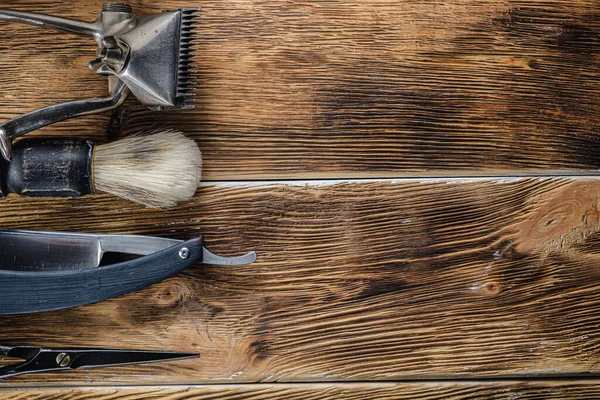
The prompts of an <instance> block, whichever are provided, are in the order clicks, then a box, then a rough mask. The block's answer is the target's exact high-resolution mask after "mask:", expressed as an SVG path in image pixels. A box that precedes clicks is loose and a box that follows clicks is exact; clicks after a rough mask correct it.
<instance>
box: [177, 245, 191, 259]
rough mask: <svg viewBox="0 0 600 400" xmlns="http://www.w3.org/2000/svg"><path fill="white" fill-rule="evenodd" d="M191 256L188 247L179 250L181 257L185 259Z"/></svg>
mask: <svg viewBox="0 0 600 400" xmlns="http://www.w3.org/2000/svg"><path fill="white" fill-rule="evenodd" d="M189 256H190V250H189V249H188V248H187V247H182V248H181V250H179V257H181V258H183V259H184V260H185V259H187V258H188V257H189Z"/></svg>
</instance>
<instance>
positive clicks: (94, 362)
mask: <svg viewBox="0 0 600 400" xmlns="http://www.w3.org/2000/svg"><path fill="white" fill-rule="evenodd" d="M67 353H69V352H67ZM197 357H200V354H198V353H178V352H169V351H143V350H86V351H79V354H77V355H74V360H73V362H72V363H71V365H70V367H71V368H73V369H77V368H100V367H109V366H118V365H131V364H141V363H152V362H161V361H174V360H185V359H188V358H197Z"/></svg>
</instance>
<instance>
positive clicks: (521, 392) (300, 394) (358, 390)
mask: <svg viewBox="0 0 600 400" xmlns="http://www.w3.org/2000/svg"><path fill="white" fill-rule="evenodd" d="M599 384H600V382H599V381H597V380H592V381H587V382H586V381H584V382H581V381H563V382H553V381H542V382H539V381H537V382H527V381H516V382H493V381H492V382H477V381H475V382H445V383H438V382H419V383H383V384H382V383H351V384H339V383H338V384H253V385H209V386H191V387H189V386H184V387H182V386H138V387H135V386H133V387H131V386H128V387H116V388H106V387H83V388H82V387H78V388H46V389H36V388H19V389H4V390H0V399H10V400H20V399H32V398H34V399H36V400H46V399H56V398H60V399H65V400H71V399H77V400H80V399H115V398H119V399H132V400H133V399H135V400H139V399H148V400H153V399H168V400H175V399H177V400H180V399H197V400H209V399H210V400H213V399H216V398H218V399H224V400H245V399H249V398H251V399H253V400H254V399H255V400H263V399H264V400H290V399H293V400H317V399H318V400H375V399H377V400H381V399H385V400H405V399H415V398H419V399H439V398H443V399H448V400H466V399H490V400H504V399H523V400H546V399H550V398H551V399H573V398H586V399H592V398H598V397H599V396H600V389H598V385H599Z"/></svg>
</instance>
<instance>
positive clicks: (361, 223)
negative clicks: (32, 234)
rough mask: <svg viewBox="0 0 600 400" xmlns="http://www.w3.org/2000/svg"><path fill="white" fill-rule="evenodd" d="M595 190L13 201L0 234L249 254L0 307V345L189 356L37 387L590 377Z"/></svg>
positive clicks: (506, 188) (305, 190) (418, 187)
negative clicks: (125, 237) (81, 303)
mask: <svg viewBox="0 0 600 400" xmlns="http://www.w3.org/2000/svg"><path fill="white" fill-rule="evenodd" d="M599 194H600V181H598V180H594V179H590V180H583V179H575V180H569V179H515V180H500V181H499V180H480V181H473V182H466V181H465V180H461V179H456V180H442V181H439V182H438V181H431V180H429V181H428V180H425V181H418V180H417V181H399V182H385V181H372V182H362V183H337V184H336V183H335V182H327V183H322V184H321V185H315V184H313V185H303V184H298V185H297V186H294V185H265V186H262V185H260V184H258V185H255V186H253V185H248V184H240V183H233V184H221V185H220V186H218V187H212V186H211V187H205V188H203V189H202V190H200V191H199V193H198V195H197V197H196V198H195V199H194V200H193V201H191V202H190V203H188V204H185V205H182V206H181V207H179V208H175V209H170V210H167V211H163V212H156V211H154V210H150V209H144V208H142V207H139V206H133V205H131V204H129V203H127V202H126V201H125V200H122V201H117V200H115V199H113V198H111V197H109V196H95V197H88V198H87V199H79V200H64V201H54V200H53V201H47V200H33V201H30V200H26V199H9V200H7V201H5V202H4V203H3V213H2V215H1V216H0V224H1V226H4V227H20V228H26V229H31V228H36V229H57V228H58V227H60V228H61V229H63V230H69V231H85V230H87V227H88V226H91V225H93V226H94V228H95V230H97V231H102V232H109V233H111V232H112V233H117V232H129V233H143V234H156V235H162V236H172V237H179V238H187V237H191V236H193V235H195V234H196V233H204V234H206V244H207V246H208V247H209V248H210V249H212V250H213V251H215V252H218V253H222V254H229V255H233V254H236V253H242V252H245V251H248V250H252V249H255V250H256V251H257V252H258V254H259V257H258V261H257V262H256V263H255V264H252V265H249V266H244V267H235V268H224V267H218V266H207V265H205V266H198V267H196V268H194V269H191V270H188V271H186V272H184V273H182V274H180V275H178V276H177V277H175V278H172V279H169V280H167V281H165V282H163V283H161V284H158V285H155V286H153V287H151V288H148V289H146V290H142V291H139V292H136V293H133V294H130V295H127V296H123V297H120V298H117V299H113V300H110V301H106V302H102V303H99V304H96V305H90V306H85V307H79V308H75V309H70V310H64V311H58V312H49V313H41V314H36V315H28V316H14V317H9V316H4V317H2V318H0V332H1V334H2V341H4V342H8V343H9V344H11V343H14V344H16V343H23V342H25V343H40V342H43V343H45V344H46V345H47V346H62V347H73V346H84V347H88V346H96V347H98V346H99V347H105V346H114V345H116V344H118V345H119V346H120V347H125V348H146V347H150V348H154V349H176V350H180V351H198V352H200V353H201V358H199V359H196V360H187V361H182V362H177V363H163V364H155V365H152V366H148V365H146V366H143V367H140V366H135V367H130V368H120V369H116V370H115V369H103V370H97V371H85V372H80V373H73V374H62V375H61V374H51V375H45V376H44V375H40V376H37V377H35V376H30V377H26V378H17V379H15V380H14V381H18V382H27V383H31V384H33V383H35V384H36V385H48V384H51V385H57V384H59V383H60V382H65V381H68V382H78V383H82V384H84V383H85V384H90V383H92V382H97V381H100V382H110V383H112V384H117V383H119V384H135V383H140V382H143V383H144V384H149V383H154V384H168V383H186V384H193V383H200V382H210V383H219V382H220V383H228V382H256V381H262V382H264V381H268V382H308V381H330V380H333V381H353V380H360V381H368V380H404V379H409V378H410V379H421V378H428V379H441V378H473V377H496V378H498V377H502V378H506V377H514V376H518V377H524V376H530V375H546V376H550V377H563V376H572V375H578V374H582V375H587V374H596V373H598V372H599V370H598V362H599V361H600V354H599V353H598V350H597V349H598V346H599V343H600V342H599V340H600V337H599V336H598V328H597V327H598V326H599V324H600V313H597V312H595V311H596V310H597V309H598V307H599V306H600V299H599V297H598V296H597V293H598V291H599V290H600V280H599V279H600V274H599V273H598V263H597V251H596V247H597V243H598V240H599V237H600V236H599V235H600V233H599V232H600V212H599V211H598V207H599V206H598V201H599V198H600V196H599ZM24 205H27V208H30V209H34V210H35V212H26V211H24ZM66 215H68V219H67V218H65V216H66ZM57 290H60V288H57Z"/></svg>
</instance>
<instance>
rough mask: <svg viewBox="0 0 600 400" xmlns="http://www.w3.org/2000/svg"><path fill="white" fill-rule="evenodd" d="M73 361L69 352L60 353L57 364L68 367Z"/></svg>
mask: <svg viewBox="0 0 600 400" xmlns="http://www.w3.org/2000/svg"><path fill="white" fill-rule="evenodd" d="M70 363H71V357H69V355H68V354H67V353H60V354H59V355H57V356H56V364H58V365H60V366H61V367H66V366H68V365H69V364H70Z"/></svg>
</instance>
